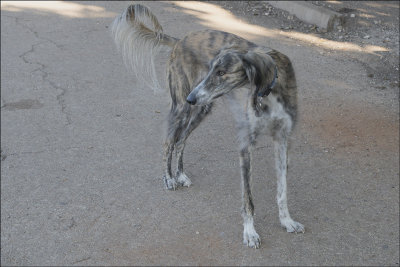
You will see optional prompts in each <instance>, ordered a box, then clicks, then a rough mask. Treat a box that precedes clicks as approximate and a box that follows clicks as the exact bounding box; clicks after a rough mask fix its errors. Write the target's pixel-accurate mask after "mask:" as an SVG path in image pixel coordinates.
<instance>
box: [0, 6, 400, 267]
mask: <svg viewBox="0 0 400 267" xmlns="http://www.w3.org/2000/svg"><path fill="white" fill-rule="evenodd" d="M129 4H130V3H129V2H61V3H60V2H56V3H49V2H47V3H45V4H41V3H40V2H30V3H24V2H12V3H10V2H2V3H1V265H2V266H7V265H18V266H20V265H63V266H65V265H68V266H69V265H380V266H383V265H397V266H398V265H399V217H398V215H399V102H398V100H399V99H398V87H389V88H386V89H385V90H383V89H377V88H376V87H374V86H373V85H372V84H371V82H370V79H369V76H368V73H367V72H366V68H365V66H364V64H361V63H360V62H358V61H355V60H354V57H357V56H358V55H359V56H360V57H361V56H363V55H364V54H365V55H366V54H368V55H369V56H376V57H377V60H379V53H385V52H382V51H380V52H379V53H378V52H376V51H375V50H379V49H381V46H382V45H381V44H375V46H365V47H359V46H358V47H357V45H356V44H351V43H346V44H340V43H339V42H335V41H329V42H328V41H327V42H325V41H324V40H320V41H321V45H318V44H316V42H317V41H315V39H312V38H311V39H310V40H311V41H310V42H308V41H307V40H308V39H307V38H308V37H309V36H312V34H311V33H310V34H304V35H301V34H300V33H299V34H293V35H291V34H292V32H290V31H285V32H282V31H281V30H280V28H279V26H280V25H279V21H277V20H276V18H275V19H274V20H269V18H268V16H253V14H252V16H249V15H248V13H247V15H246V14H245V13H246V10H245V9H240V8H241V7H245V5H246V2H234V3H233V4H230V5H231V6H229V8H228V7H226V6H224V5H222V4H221V3H194V4H193V3H188V2H178V3H171V2H148V3H147V5H148V6H149V7H150V8H151V9H152V11H153V13H154V14H155V15H156V16H157V17H158V19H159V21H160V22H161V24H162V25H163V27H164V31H165V32H166V33H167V34H169V35H172V36H175V37H177V38H182V37H183V36H184V35H185V34H186V33H187V32H190V31H194V30H200V29H205V28H214V29H219V30H225V31H229V32H233V33H236V34H238V35H240V36H243V37H245V38H248V39H250V40H251V41H254V42H256V43H258V44H264V45H267V46H270V47H272V48H275V49H278V50H280V51H281V52H283V53H285V54H286V55H288V56H289V57H290V58H291V59H292V61H293V64H294V67H295V70H296V74H297V80H298V87H299V105H300V119H299V123H298V126H297V128H296V130H295V132H294V134H293V140H292V143H291V149H290V152H289V154H290V169H289V174H288V204H289V210H290V212H291V215H292V217H293V219H294V220H297V221H299V222H301V223H302V224H304V225H305V227H306V232H305V234H289V233H286V231H285V230H284V229H283V228H282V227H281V226H280V224H279V219H278V209H277V205H276V202H275V191H276V182H275V180H276V179H275V171H274V161H273V150H272V147H271V140H270V139H268V138H261V140H260V141H259V142H258V144H257V146H256V149H255V150H254V156H253V159H254V161H253V181H254V195H253V196H254V199H255V210H256V215H255V227H256V230H257V231H258V233H259V235H260V237H261V239H262V245H261V248H260V249H258V250H255V249H249V248H247V247H245V246H244V245H243V244H242V230H243V229H242V218H241V215H240V206H241V193H240V190H241V189H240V173H239V159H238V153H237V152H236V147H237V140H236V137H235V129H234V123H233V118H232V116H231V114H230V112H229V109H228V106H227V103H225V102H224V101H223V99H221V100H218V101H217V104H216V107H215V109H214V110H213V114H212V115H211V116H209V118H207V119H206V120H205V122H204V123H203V124H202V125H200V126H199V128H198V129H196V131H195V132H194V133H193V134H192V135H191V137H190V138H189V141H188V144H187V147H186V150H185V151H186V152H185V160H184V161H185V166H186V170H187V174H188V176H189V177H190V178H191V180H192V182H193V186H191V187H190V188H183V189H179V190H177V191H174V192H173V191H168V190H166V189H164V187H163V183H162V179H161V178H162V166H161V162H162V154H161V152H162V139H163V132H164V125H165V123H164V121H165V118H166V114H167V113H168V109H169V96H168V93H167V90H166V91H165V92H164V93H159V94H154V93H153V92H152V91H151V89H149V88H146V87H144V86H142V85H140V84H138V82H137V81H136V80H135V77H134V75H132V73H131V72H130V71H129V70H127V68H125V66H124V64H123V62H122V58H121V55H120V54H119V53H118V51H117V49H116V48H115V45H114V43H113V40H112V38H111V34H110V30H109V25H110V23H111V22H112V20H113V18H114V17H115V16H116V15H117V14H118V13H120V12H122V11H123V10H124V8H126V7H127V6H128V5H129ZM239 9H240V10H239ZM242 13H243V15H240V14H242ZM397 19H398V18H397ZM397 38H398V37H397ZM397 40H398V39H397ZM374 49H375V50H374ZM349 53H351V55H352V56H351V57H349V56H348V54H349ZM374 53H375V54H374ZM167 58H168V53H167V52H166V51H165V52H163V53H162V54H161V56H160V59H159V63H158V64H157V71H158V73H159V75H160V77H163V76H164V73H165V71H164V68H165V66H164V64H165V61H166V60H167ZM377 71H379V70H377ZM377 82H378V83H379V81H377Z"/></svg>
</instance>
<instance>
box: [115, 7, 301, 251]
mask: <svg viewBox="0 0 400 267" xmlns="http://www.w3.org/2000/svg"><path fill="white" fill-rule="evenodd" d="M146 21H149V23H150V24H151V25H152V28H153V29H154V30H151V29H149V28H148V27H147V26H146V25H145V22H146ZM112 30H113V34H114V39H115V42H116V44H117V46H118V47H119V48H120V49H121V50H122V53H123V55H124V60H125V62H128V63H130V64H131V65H132V67H133V69H134V71H135V72H136V73H137V72H140V71H141V70H144V72H148V73H150V76H155V70H154V62H153V58H154V55H155V54H156V52H157V51H156V50H157V48H158V47H160V46H162V45H164V46H169V47H171V48H172V52H171V54H170V58H169V61H168V67H167V82H168V87H169V90H170V94H171V99H172V103H171V110H170V112H169V116H168V131H167V137H166V139H165V143H164V151H165V152H164V164H165V174H164V176H163V179H164V183H165V186H166V188H168V189H174V190H175V188H176V187H177V186H178V185H181V186H190V185H191V181H190V179H189V178H188V177H187V176H186V174H185V173H184V171H183V150H184V147H185V142H186V139H187V138H188V136H189V135H190V133H191V132H192V131H193V130H194V129H195V128H196V127H197V126H198V125H199V124H200V122H201V121H202V120H203V119H204V118H205V117H206V116H207V115H208V114H209V113H210V111H211V109H212V105H213V100H214V99H216V98H218V97H220V96H223V95H225V96H226V97H227V99H228V101H229V106H230V108H231V110H232V112H233V114H234V116H235V119H236V121H237V128H238V137H239V141H240V149H239V155H240V168H241V176H242V198H243V206H242V215H243V220H244V231H243V240H244V243H245V244H246V245H248V246H250V247H255V248H258V247H259V246H260V238H259V236H258V234H257V233H256V231H255V229H254V222H253V215H254V204H253V200H252V194H251V153H250V149H251V147H252V146H253V145H254V144H255V141H256V137H257V136H258V135H259V134H261V133H265V134H268V135H271V136H272V137H273V140H274V147H275V165H276V171H277V180H278V186H277V191H278V192H277V202H278V207H279V218H280V222H281V224H282V226H284V227H285V228H286V229H287V231H288V232H304V226H303V225H302V224H300V223H298V222H295V221H293V220H292V219H291V217H290V214H289V211H288V207H287V197H286V172H287V142H288V137H289V134H290V132H291V130H292V129H293V127H294V124H295V122H296V115H297V87H296V78H295V73H294V70H293V67H292V64H291V62H290V60H289V58H288V57H287V56H285V55H284V54H282V53H280V52H278V51H276V50H273V49H270V48H267V47H263V46H258V45H256V44H254V43H252V42H249V41H247V40H245V39H243V38H241V37H239V36H236V35H234V34H231V33H227V32H222V31H214V30H203V31H199V32H193V33H190V34H188V35H187V36H185V37H184V38H183V39H181V40H179V39H177V38H174V37H171V36H169V35H166V34H164V33H163V32H162V27H161V25H160V24H159V22H158V20H157V18H156V17H155V16H154V15H153V14H152V13H151V12H150V11H149V9H148V8H147V7H145V6H142V5H131V6H129V7H128V8H127V9H126V10H125V11H124V12H123V13H122V14H121V15H119V16H118V17H117V18H116V19H115V20H114V22H113V25H112ZM274 70H275V71H274ZM275 72H276V73H275ZM144 75H146V73H145V74H144ZM139 77H140V76H139ZM153 78H154V77H153ZM154 80H156V79H154ZM174 149H175V150H176V155H177V170H176V175H175V176H173V174H172V170H171V161H172V154H173V150H174Z"/></svg>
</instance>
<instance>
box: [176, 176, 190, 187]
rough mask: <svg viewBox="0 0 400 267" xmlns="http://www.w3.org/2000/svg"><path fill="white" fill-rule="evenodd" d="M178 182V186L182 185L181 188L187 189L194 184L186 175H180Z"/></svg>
mask: <svg viewBox="0 0 400 267" xmlns="http://www.w3.org/2000/svg"><path fill="white" fill-rule="evenodd" d="M177 181H178V184H179V185H180V186H187V187H189V186H190V185H191V184H192V181H190V179H189V177H187V176H186V174H185V173H183V172H182V173H179V174H178V175H177Z"/></svg>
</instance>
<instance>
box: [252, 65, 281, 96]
mask: <svg viewBox="0 0 400 267" xmlns="http://www.w3.org/2000/svg"><path fill="white" fill-rule="evenodd" d="M277 78H278V68H277V67H276V65H275V69H274V79H273V80H272V82H271V84H270V85H268V87H267V89H266V90H265V89H264V90H261V92H259V93H258V95H257V96H258V97H264V96H268V95H269V94H270V93H271V91H272V88H274V86H275V85H276V79H277Z"/></svg>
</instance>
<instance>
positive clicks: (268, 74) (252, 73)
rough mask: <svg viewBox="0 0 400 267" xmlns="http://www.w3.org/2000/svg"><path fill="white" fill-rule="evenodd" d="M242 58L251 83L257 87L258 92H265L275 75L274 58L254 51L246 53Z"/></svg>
mask: <svg viewBox="0 0 400 267" xmlns="http://www.w3.org/2000/svg"><path fill="white" fill-rule="evenodd" d="M242 60H243V66H244V69H245V71H246V74H247V78H248V79H249V81H250V83H251V84H253V85H254V86H255V87H256V90H257V91H258V92H257V93H260V94H263V93H264V92H263V91H264V90H267V89H268V87H269V86H270V85H271V83H272V81H273V80H274V77H275V62H274V60H273V59H272V57H271V56H269V55H268V54H266V53H257V52H252V51H249V52H247V53H246V54H244V56H243V57H242ZM260 90H261V91H260Z"/></svg>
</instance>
